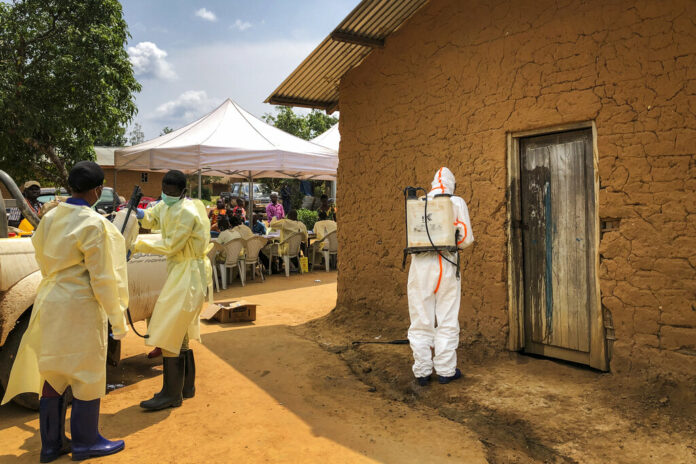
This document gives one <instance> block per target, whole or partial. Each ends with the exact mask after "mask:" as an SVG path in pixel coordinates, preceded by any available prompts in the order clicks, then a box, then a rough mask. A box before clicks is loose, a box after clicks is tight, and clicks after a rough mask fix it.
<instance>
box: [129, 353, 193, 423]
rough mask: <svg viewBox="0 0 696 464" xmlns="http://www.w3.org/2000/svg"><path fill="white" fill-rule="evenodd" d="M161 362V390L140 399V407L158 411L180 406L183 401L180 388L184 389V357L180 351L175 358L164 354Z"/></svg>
mask: <svg viewBox="0 0 696 464" xmlns="http://www.w3.org/2000/svg"><path fill="white" fill-rule="evenodd" d="M162 364H163V368H164V374H163V375H162V382H163V387H162V391H161V392H160V393H157V394H155V396H153V397H152V399H149V400H147V401H142V402H141V403H140V407H141V408H143V409H147V410H150V411H159V410H160V409H166V408H178V407H179V406H181V402H182V401H183V397H182V390H183V389H184V365H185V357H184V355H183V354H181V353H180V354H179V356H177V357H175V358H170V357H166V356H165V358H164V361H163V363H162Z"/></svg>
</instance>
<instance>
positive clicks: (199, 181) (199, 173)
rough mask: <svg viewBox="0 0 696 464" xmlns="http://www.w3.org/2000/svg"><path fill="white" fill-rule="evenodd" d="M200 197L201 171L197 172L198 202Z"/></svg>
mask: <svg viewBox="0 0 696 464" xmlns="http://www.w3.org/2000/svg"><path fill="white" fill-rule="evenodd" d="M201 198H202V197H201V170H200V169H199V170H198V199H199V200H200V199H201Z"/></svg>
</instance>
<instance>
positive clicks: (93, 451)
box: [70, 398, 125, 461]
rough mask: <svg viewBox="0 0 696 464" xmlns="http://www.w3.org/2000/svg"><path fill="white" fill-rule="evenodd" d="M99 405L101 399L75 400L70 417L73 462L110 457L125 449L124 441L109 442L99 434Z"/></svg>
mask: <svg viewBox="0 0 696 464" xmlns="http://www.w3.org/2000/svg"><path fill="white" fill-rule="evenodd" d="M99 403H100V400H99V399H96V400H92V401H82V400H78V399H77V398H75V399H74V400H73V403H72V415H71V416H70V431H71V432H72V459H73V461H82V460H84V459H89V458H97V457H99V456H108V455H109V454H114V453H118V452H119V451H121V450H123V448H125V443H124V442H123V440H116V441H109V440H107V439H106V438H104V437H102V436H101V434H100V433H99Z"/></svg>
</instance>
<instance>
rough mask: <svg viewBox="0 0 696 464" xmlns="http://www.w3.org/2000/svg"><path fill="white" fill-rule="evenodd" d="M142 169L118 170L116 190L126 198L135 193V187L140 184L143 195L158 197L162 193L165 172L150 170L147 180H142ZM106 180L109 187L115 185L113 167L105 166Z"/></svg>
mask: <svg viewBox="0 0 696 464" xmlns="http://www.w3.org/2000/svg"><path fill="white" fill-rule="evenodd" d="M141 174H142V172H141V171H118V174H117V175H116V192H118V194H119V195H121V196H122V197H125V199H126V200H128V198H129V197H130V195H131V193H133V187H135V186H136V185H139V186H140V188H141V189H142V190H143V195H145V196H147V197H152V198H157V197H158V196H160V194H161V193H162V177H164V174H165V173H164V172H149V173H148V178H147V182H142V180H141V177H140V175H141ZM104 180H105V181H106V184H105V185H106V186H107V187H113V186H114V170H113V168H104Z"/></svg>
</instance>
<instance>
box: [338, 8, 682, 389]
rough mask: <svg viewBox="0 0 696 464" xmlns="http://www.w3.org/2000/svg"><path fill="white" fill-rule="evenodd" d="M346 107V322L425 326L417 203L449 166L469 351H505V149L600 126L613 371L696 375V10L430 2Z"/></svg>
mask: <svg viewBox="0 0 696 464" xmlns="http://www.w3.org/2000/svg"><path fill="white" fill-rule="evenodd" d="M484 3H485V4H484ZM340 91H341V95H340V111H341V126H340V129H341V149H340V152H341V160H340V166H339V173H338V182H339V185H340V188H339V190H338V202H339V204H340V209H341V218H340V221H341V227H339V241H340V251H339V253H340V256H339V260H340V263H341V264H340V274H339V286H338V288H339V293H338V307H337V312H338V313H339V314H342V315H343V316H344V318H346V319H349V318H369V317H374V318H375V321H374V323H375V324H377V325H379V324H385V323H386V324H393V325H403V326H404V327H405V326H407V325H408V309H407V299H406V276H407V271H402V270H401V257H402V254H401V250H402V248H403V246H404V231H403V223H404V215H403V206H402V205H403V203H402V193H401V191H402V189H403V188H404V186H406V185H421V186H428V185H429V183H430V180H431V179H432V175H433V173H434V172H435V170H437V169H438V168H439V167H440V166H443V165H446V166H448V167H449V168H450V169H451V170H452V171H453V172H454V174H455V176H456V177H457V193H458V194H459V195H460V196H462V197H463V198H464V199H465V200H466V201H467V204H468V205H469V210H470V214H471V221H472V228H473V230H474V235H475V237H476V243H475V245H474V246H473V247H472V248H470V249H468V250H467V251H465V252H464V255H463V272H462V276H463V277H462V279H463V281H462V293H463V295H462V306H461V311H460V323H461V328H462V341H463V342H465V343H470V342H473V341H476V340H482V341H485V342H486V343H490V344H492V345H493V346H495V347H497V348H499V349H505V346H506V340H507V333H508V313H507V270H506V224H505V220H506V208H507V206H506V149H507V147H506V133H507V132H517V131H524V130H531V129H539V128H543V127H548V126H555V125H560V124H565V123H572V122H579V121H588V120H593V121H595V123H596V127H597V146H598V152H599V178H600V186H601V189H600V196H599V216H600V218H616V219H619V220H620V222H619V223H618V229H615V230H613V231H610V232H606V233H605V234H604V235H603V238H602V240H601V243H600V254H601V257H600V259H601V265H600V280H601V292H602V304H603V305H604V306H605V307H606V308H607V309H608V310H609V311H611V314H612V318H613V323H614V326H615V332H616V335H615V336H616V339H617V340H616V342H615V343H614V344H613V359H612V362H611V368H612V370H613V371H615V372H629V371H630V372H634V373H640V372H653V373H654V372H661V371H666V372H671V373H681V374H684V373H686V374H688V375H694V374H696V2H693V1H689V0H681V1H678V0H675V1H665V2H652V1H645V2H634V1H598V0H595V1H585V2H579V1H565V2H563V1H556V2H552V1H526V0H525V1H500V2H474V1H464V0H431V2H430V3H429V4H427V5H426V6H425V7H424V8H423V9H421V10H420V11H419V12H417V13H416V15H415V16H414V17H413V18H411V19H410V20H409V21H407V22H406V23H405V24H404V26H402V28H401V29H400V30H399V31H397V32H396V33H394V34H393V35H392V36H390V37H389V38H388V39H387V41H386V46H385V47H384V48H383V49H376V50H374V51H373V52H372V54H371V55H370V56H369V57H368V58H367V59H366V60H365V61H364V63H363V64H362V65H360V66H359V67H357V68H355V69H354V70H352V71H350V72H349V73H348V74H346V76H344V78H343V80H342V82H341V88H340ZM384 321H389V322H384Z"/></svg>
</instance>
